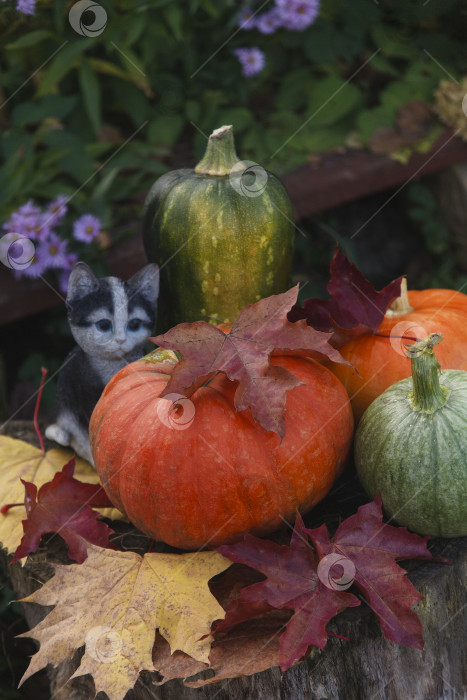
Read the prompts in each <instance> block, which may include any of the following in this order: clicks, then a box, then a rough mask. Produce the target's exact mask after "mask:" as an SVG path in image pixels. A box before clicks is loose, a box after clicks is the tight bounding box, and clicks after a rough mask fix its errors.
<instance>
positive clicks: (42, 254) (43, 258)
mask: <svg viewBox="0 0 467 700" xmlns="http://www.w3.org/2000/svg"><path fill="white" fill-rule="evenodd" d="M49 267H50V265H49V261H48V259H47V251H46V249H45V247H43V246H41V245H38V246H36V249H35V251H34V258H33V261H32V262H31V264H30V265H28V266H27V267H24V268H23V269H21V270H17V271H16V274H15V277H29V278H31V279H37V277H40V276H41V275H43V274H44V273H45V272H46V271H47V270H48V269H49Z"/></svg>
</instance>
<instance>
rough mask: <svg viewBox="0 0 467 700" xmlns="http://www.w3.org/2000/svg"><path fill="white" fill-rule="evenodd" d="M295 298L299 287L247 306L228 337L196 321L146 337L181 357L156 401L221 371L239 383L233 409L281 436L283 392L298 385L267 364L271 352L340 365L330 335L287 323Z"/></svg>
mask: <svg viewBox="0 0 467 700" xmlns="http://www.w3.org/2000/svg"><path fill="white" fill-rule="evenodd" d="M297 296H298V285H297V286H296V287H293V288H292V289H290V290H289V291H287V292H284V293H283V294H277V295H274V296H271V297H267V298H266V299H261V300H260V301H258V302H257V303H256V304H250V305H249V306H246V307H245V308H244V309H243V310H242V311H241V312H240V314H239V315H238V317H237V319H236V321H235V322H234V324H233V326H232V329H231V330H230V333H228V334H226V333H224V332H223V331H221V330H220V329H219V328H216V327H215V326H212V325H210V324H209V323H205V322H204V321H196V322H195V323H180V324H179V325H178V326H175V328H172V329H171V330H169V331H168V332H167V333H165V334H164V335H158V336H156V337H155V338H150V340H152V342H153V343H156V344H157V345H160V346H162V347H163V348H170V349H171V350H177V351H178V352H179V353H180V354H181V355H182V358H183V359H182V360H181V361H180V362H179V363H178V365H177V366H176V367H175V369H174V371H173V373H172V376H171V378H170V381H169V383H168V384H167V387H166V388H165V390H164V391H163V392H162V394H161V396H166V395H167V394H171V393H176V394H183V395H184V396H190V395H191V394H192V393H193V392H194V391H196V389H197V388H198V387H199V386H200V385H201V384H202V383H203V382H206V381H207V380H208V379H210V378H211V377H213V376H214V374H216V373H217V372H224V373H225V374H226V375H227V377H228V378H229V379H231V380H235V381H236V382H238V386H237V390H236V392H235V398H234V402H235V408H236V410H237V411H243V410H245V409H246V408H250V409H251V412H252V415H253V418H254V420H256V421H257V422H258V423H260V425H262V426H263V428H265V429H266V430H272V431H274V432H276V433H277V434H278V435H280V436H281V437H283V435H284V432H285V421H284V416H283V413H284V408H285V400H286V392H287V391H289V390H290V389H293V388H294V387H296V386H298V385H299V384H301V382H300V381H299V380H298V379H297V378H296V377H295V376H294V375H293V374H292V373H291V372H289V371H288V370H286V369H284V368H283V367H280V366H273V365H271V364H270V362H269V358H270V357H271V354H272V353H273V351H276V352H275V353H274V354H278V352H279V351H282V350H283V351H284V352H285V353H286V354H287V353H288V351H289V350H294V351H298V352H301V353H304V352H306V353H307V354H308V355H310V356H315V357H318V358H321V359H328V360H332V361H334V362H341V363H342V362H345V361H344V360H343V358H342V357H341V355H340V353H339V352H338V351H337V350H335V348H333V347H332V346H331V345H330V344H329V339H330V337H331V334H330V333H322V332H320V331H317V330H315V329H314V328H310V326H307V324H306V322H305V321H299V322H298V323H290V322H289V321H288V320H287V312H288V311H290V309H291V307H292V305H293V304H294V303H295V302H296V300H297ZM288 354H290V353H288Z"/></svg>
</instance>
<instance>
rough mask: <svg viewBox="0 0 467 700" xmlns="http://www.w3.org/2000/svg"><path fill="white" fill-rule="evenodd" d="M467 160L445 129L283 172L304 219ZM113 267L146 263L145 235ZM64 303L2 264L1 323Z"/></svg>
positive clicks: (121, 248)
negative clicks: (407, 151) (391, 152)
mask: <svg viewBox="0 0 467 700" xmlns="http://www.w3.org/2000/svg"><path fill="white" fill-rule="evenodd" d="M463 161H467V144H466V143H464V142H463V141H462V140H461V139H459V138H458V137H457V136H454V135H453V133H452V131H446V132H444V133H443V135H442V136H441V137H440V138H439V139H438V141H437V142H436V143H435V144H434V146H433V148H432V149H431V150H430V151H429V152H428V153H426V154H420V153H414V154H413V155H412V157H411V158H410V160H409V162H408V163H407V164H406V165H403V164H402V163H399V162H398V161H395V160H393V159H391V158H388V157H386V156H381V155H376V154H374V153H369V152H368V151H363V150H348V151H346V152H344V153H326V154H323V155H322V156H321V157H320V159H319V160H318V161H317V162H313V163H307V164H306V165H303V166H301V167H299V168H297V169H296V170H294V171H293V172H291V173H288V174H286V175H284V176H283V178H282V180H283V182H284V184H285V186H286V187H287V190H288V192H289V195H290V198H291V200H292V203H293V205H294V209H295V216H296V218H297V219H300V218H302V217H304V216H308V215H310V214H316V213H318V212H320V211H325V210H326V209H330V208H332V207H336V206H339V205H340V204H344V203H346V202H350V201H353V200H356V199H360V198H361V197H365V196H367V195H369V194H373V193H375V192H381V191H384V190H387V189H391V188H397V187H399V188H400V189H402V187H404V186H405V185H406V184H407V183H408V182H410V181H411V180H415V179H418V178H420V177H424V176H425V175H428V174H430V173H433V172H436V171H438V170H442V169H444V168H447V167H448V166H450V165H453V164H455V163H459V162H463ZM108 262H109V267H110V270H111V273H112V274H113V275H116V276H117V277H123V278H124V279H125V278H128V277H130V276H131V275H132V274H133V273H134V272H136V270H138V269H139V268H141V267H142V266H143V265H145V264H146V257H145V254H144V250H143V246H142V242H141V237H140V235H139V233H138V234H135V236H134V237H132V238H131V239H128V240H126V241H123V242H122V243H120V244H119V245H118V246H116V247H115V248H114V249H113V250H111V251H110V252H109V254H108ZM60 304H63V295H59V294H57V292H56V291H54V290H53V289H51V288H49V287H47V286H46V285H45V284H44V282H43V281H42V280H27V279H24V278H23V279H21V280H15V279H14V278H13V277H12V275H11V272H10V271H9V270H8V269H7V268H5V267H4V266H3V265H0V325H3V324H5V323H9V322H11V321H15V320H17V319H20V318H24V317H26V316H29V315H31V314H34V313H37V312H39V311H45V310H47V309H50V308H53V307H56V306H59V305H60Z"/></svg>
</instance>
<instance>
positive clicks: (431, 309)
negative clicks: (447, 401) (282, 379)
mask: <svg viewBox="0 0 467 700" xmlns="http://www.w3.org/2000/svg"><path fill="white" fill-rule="evenodd" d="M404 283H405V280H404ZM376 332H377V333H378V334H379V335H364V336H361V337H360V338H357V339H356V340H352V341H351V342H350V343H347V344H346V345H344V346H343V347H342V348H339V352H340V353H341V354H342V355H343V357H344V358H345V359H346V360H348V361H349V362H351V364H352V365H353V366H354V367H355V368H356V369H357V370H358V374H357V372H355V370H353V369H352V368H351V367H348V366H346V365H337V364H332V365H331V364H329V365H328V366H329V368H330V369H331V370H332V371H333V372H334V374H335V375H336V376H337V377H338V378H339V379H340V380H341V382H342V383H343V385H344V386H345V388H346V389H347V391H348V393H349V396H350V400H351V403H352V408H353V411H354V416H355V420H356V421H358V420H360V418H361V416H362V415H363V413H364V411H365V410H366V409H367V408H368V406H369V405H370V404H371V403H372V401H374V400H375V398H376V397H377V396H379V395H380V394H382V392H383V391H384V390H385V389H387V388H388V387H389V386H391V384H394V382H398V381H399V380H400V379H405V378H406V377H409V376H410V360H409V359H407V356H406V352H405V345H407V344H411V343H413V342H414V340H410V339H403V338H401V337H400V336H406V338H408V337H411V338H415V339H421V338H425V337H426V336H427V335H429V334H430V333H434V332H438V333H442V335H443V337H444V338H445V341H446V342H444V343H443V344H442V345H440V347H439V350H438V352H437V353H436V356H437V358H438V361H439V363H440V365H441V366H442V367H443V369H462V370H467V296H466V295H465V294H462V293H461V292H456V291H454V290H452V289H424V290H422V291H409V292H408V293H407V287H406V285H405V284H404V285H403V287H402V294H401V297H400V298H399V299H397V300H396V302H395V303H394V304H393V305H392V306H391V308H390V309H389V310H388V312H387V313H386V316H385V318H384V319H383V322H382V324H381V325H380V327H379V328H378V330H377V331H376ZM379 336H385V337H379Z"/></svg>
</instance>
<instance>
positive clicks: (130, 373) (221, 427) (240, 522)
mask: <svg viewBox="0 0 467 700" xmlns="http://www.w3.org/2000/svg"><path fill="white" fill-rule="evenodd" d="M271 362H272V364H275V365H276V364H280V365H281V366H282V367H285V368H286V369H288V370H289V371H290V372H292V373H293V374H294V375H295V376H297V377H298V378H299V379H300V380H301V381H302V382H304V384H303V385H301V386H298V387H295V388H294V389H292V390H291V391H289V392H287V401H286V411H285V425H286V432H285V437H284V438H283V440H282V442H280V438H279V436H278V435H276V434H275V433H272V432H268V431H266V430H264V429H263V428H262V427H261V426H259V425H258V424H257V423H255V421H254V420H253V419H252V417H251V413H250V411H249V410H247V411H242V412H240V413H237V412H236V411H235V408H234V404H233V395H234V393H235V388H236V383H234V382H231V381H229V380H228V379H227V377H226V376H225V375H224V374H218V375H216V376H215V377H214V379H213V380H212V381H211V382H210V384H209V385H208V386H206V387H201V388H200V389H198V390H197V391H196V392H195V394H193V396H192V397H191V400H192V401H193V404H194V407H195V414H194V419H193V422H192V423H191V424H190V425H189V427H186V428H185V429H183V430H180V429H174V428H173V427H168V426H166V425H165V424H164V423H163V422H161V420H160V419H159V417H158V413H157V405H158V402H160V401H161V399H159V398H158V397H159V394H160V392H161V391H162V390H163V389H164V388H165V386H166V384H167V382H168V379H169V376H168V374H167V372H170V367H169V368H168V366H167V365H166V366H164V367H162V365H160V364H158V363H157V362H153V361H148V360H147V359H145V358H143V359H141V360H138V361H136V362H133V363H132V364H130V365H128V366H127V367H125V368H124V369H122V370H121V371H120V372H118V373H117V374H116V375H115V376H114V377H113V378H112V379H111V380H110V382H109V384H108V385H107V387H106V388H105V390H104V392H103V394H102V397H101V399H100V400H99V402H98V404H97V406H96V408H95V410H94V412H93V415H92V418H91V423H90V437H91V446H92V451H93V457H94V462H95V466H96V469H97V472H98V473H99V476H100V478H101V480H102V483H103V485H104V488H105V491H106V492H107V494H108V495H109V497H110V498H111V500H112V501H113V503H114V504H115V506H116V507H118V508H119V509H120V510H121V511H122V512H124V513H125V514H126V515H127V516H128V518H129V519H130V520H131V522H132V523H133V524H134V525H135V526H136V527H138V528H139V529H141V530H142V531H143V532H145V533H147V534H148V535H150V536H151V537H153V538H155V539H156V540H161V541H163V542H166V543H167V544H170V545H172V546H175V547H179V548H181V549H188V550H190V549H198V548H201V547H215V546H218V545H220V544H223V543H228V542H233V541H235V540H238V539H239V538H241V537H242V535H244V534H245V533H247V532H253V533H254V534H257V535H266V534H268V533H270V532H272V531H273V530H275V529H276V528H277V527H278V526H279V525H280V524H281V522H282V518H286V519H292V520H293V519H294V514H295V511H296V509H299V510H300V511H301V512H305V511H307V510H308V509H310V508H311V507H312V506H314V505H315V504H316V503H318V501H320V500H321V499H322V498H323V497H324V496H325V495H326V494H327V493H328V491H329V489H330V488H331V486H332V484H333V482H334V480H335V478H336V476H338V475H339V474H340V472H341V471H342V469H343V467H344V465H345V461H346V458H347V455H348V453H349V450H350V447H351V443H352V436H353V416H352V410H351V407H350V403H349V399H348V396H347V393H346V391H345V389H344V387H343V386H342V384H341V383H340V382H339V381H338V380H337V379H336V377H335V376H334V375H333V374H332V373H331V372H330V371H329V370H328V369H326V368H325V367H324V366H322V365H320V364H319V363H317V362H315V361H313V360H311V359H305V358H301V357H300V358H295V357H289V356H287V357H285V356H284V357H274V358H272V360H271ZM172 366H173V365H172ZM158 369H162V372H160V371H158Z"/></svg>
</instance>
